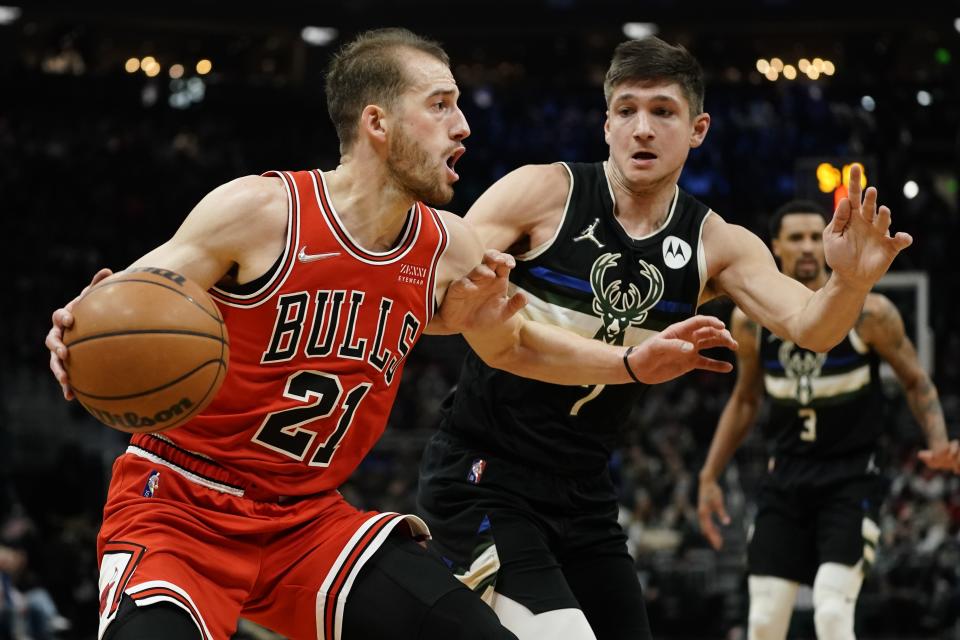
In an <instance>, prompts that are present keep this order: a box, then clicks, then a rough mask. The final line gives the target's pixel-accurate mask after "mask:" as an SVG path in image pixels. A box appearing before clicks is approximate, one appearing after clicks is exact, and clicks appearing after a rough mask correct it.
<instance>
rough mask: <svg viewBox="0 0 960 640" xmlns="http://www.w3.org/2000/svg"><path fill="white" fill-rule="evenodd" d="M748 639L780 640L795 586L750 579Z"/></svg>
mask: <svg viewBox="0 0 960 640" xmlns="http://www.w3.org/2000/svg"><path fill="white" fill-rule="evenodd" d="M749 585H750V613H749V631H748V634H747V635H748V640H783V639H784V638H785V637H786V635H787V627H789V626H790V615H791V614H792V612H793V602H794V600H795V598H796V594H797V588H798V585H797V583H795V582H790V581H788V580H784V579H782V578H774V577H771V576H750V580H749Z"/></svg>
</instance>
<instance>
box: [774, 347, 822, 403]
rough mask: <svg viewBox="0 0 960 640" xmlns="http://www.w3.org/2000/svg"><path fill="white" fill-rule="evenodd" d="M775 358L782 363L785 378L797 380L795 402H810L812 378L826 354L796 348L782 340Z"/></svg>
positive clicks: (818, 371) (815, 375)
mask: <svg viewBox="0 0 960 640" xmlns="http://www.w3.org/2000/svg"><path fill="white" fill-rule="evenodd" d="M777 359H778V360H780V364H781V365H783V370H784V371H785V372H786V374H787V378H789V379H791V380H796V381H797V396H796V397H797V402H799V403H800V404H810V400H811V399H813V379H814V378H816V377H818V376H819V375H820V370H821V369H822V368H823V363H824V362H826V361H827V354H825V353H813V352H812V351H807V350H806V349H796V345H795V344H794V343H792V342H790V341H789V340H784V341H783V343H782V344H781V345H780V349H779V350H778V351H777Z"/></svg>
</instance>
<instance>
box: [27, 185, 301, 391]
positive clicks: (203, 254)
mask: <svg viewBox="0 0 960 640" xmlns="http://www.w3.org/2000/svg"><path fill="white" fill-rule="evenodd" d="M286 207H287V205H286V194H285V193H284V191H283V187H282V185H281V183H280V181H279V180H277V179H275V178H264V177H260V176H246V177H243V178H238V179H236V180H233V181H231V182H228V183H226V184H224V185H221V186H220V187H218V188H216V189H214V190H213V191H211V192H210V193H209V194H207V195H206V197H204V198H203V199H202V200H201V201H200V202H199V203H198V204H197V206H196V207H194V209H193V211H191V212H190V214H189V215H188V216H187V217H186V219H185V220H184V222H183V224H182V225H181V226H180V228H179V229H178V230H177V232H176V233H175V234H174V236H173V237H172V238H171V239H170V240H168V241H167V242H165V243H164V244H162V245H160V246H159V247H157V248H156V249H153V250H152V251H150V252H149V253H147V254H146V255H144V256H143V257H142V258H140V259H138V260H136V261H135V262H134V263H133V264H132V265H130V266H133V267H137V266H150V267H158V268H162V269H170V270H171V271H176V272H177V273H179V274H181V275H183V276H186V277H187V278H189V279H191V280H193V281H194V282H196V283H197V284H199V285H200V286H201V287H203V288H204V289H209V288H210V287H212V286H213V285H214V284H216V283H217V282H218V281H219V280H220V279H221V278H223V276H224V275H225V274H226V273H227V272H228V271H229V270H230V269H231V267H233V266H234V265H237V266H238V267H239V268H240V270H241V271H242V270H244V269H246V270H249V271H250V272H251V273H252V274H253V275H254V276H256V275H259V274H260V273H263V272H265V271H266V270H267V269H268V268H269V267H270V265H271V264H273V261H274V260H276V256H277V255H279V253H280V251H281V250H282V247H283V242H284V240H285V234H286V218H287V215H286ZM274 248H275V249H276V251H275V252H274V251H273V249H274ZM271 254H272V257H270V256H271ZM258 269H260V271H257V270H258ZM112 273H113V272H112V271H111V270H110V269H101V270H100V271H98V272H97V274H96V275H94V277H93V279H92V280H91V282H90V284H89V285H88V286H87V287H85V288H84V289H83V291H81V292H80V295H79V296H77V297H76V298H74V299H73V300H71V301H70V302H69V303H67V304H66V305H64V306H63V307H61V308H60V309H57V310H56V311H54V312H53V317H52V326H51V328H50V331H48V332H47V336H46V340H45V345H46V347H47V349H48V350H49V351H50V371H51V372H52V373H53V376H54V378H56V380H57V382H58V383H59V384H60V388H61V390H62V392H63V397H64V398H66V399H67V400H72V399H73V397H74V396H73V391H72V390H71V389H70V381H69V379H68V376H67V371H66V367H65V366H64V363H65V362H66V361H67V359H68V358H69V357H70V353H69V350H68V349H67V347H66V346H65V345H64V344H63V332H64V331H65V330H66V329H68V328H69V327H71V326H72V325H73V314H72V309H73V306H74V305H75V304H76V302H77V301H78V300H79V299H80V298H82V297H83V296H84V294H86V293H87V291H89V290H90V288H91V287H93V286H95V285H96V284H98V283H99V282H100V281H101V280H103V279H105V278H107V277H109V276H110V275H111V274H112Z"/></svg>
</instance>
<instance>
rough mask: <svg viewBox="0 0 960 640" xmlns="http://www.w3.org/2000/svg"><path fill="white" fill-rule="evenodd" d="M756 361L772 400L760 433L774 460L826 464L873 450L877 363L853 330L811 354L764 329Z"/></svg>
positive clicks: (878, 427) (877, 425) (877, 434)
mask: <svg viewBox="0 0 960 640" xmlns="http://www.w3.org/2000/svg"><path fill="white" fill-rule="evenodd" d="M760 358H761V361H762V364H763V372H764V376H763V382H764V387H765V388H766V391H767V395H768V396H769V398H770V401H771V407H770V418H769V420H768V421H767V424H766V426H765V428H764V434H765V436H766V438H767V441H768V442H770V443H772V445H773V454H774V455H775V456H784V455H786V456H802V457H804V458H814V459H817V460H828V459H832V458H837V457H840V456H847V455H850V454H856V453H872V452H873V451H874V449H875V448H876V444H877V439H878V438H879V437H880V435H881V431H882V425H881V424H880V419H879V418H880V411H879V406H880V391H879V382H878V375H877V372H878V367H879V359H878V358H877V356H876V354H875V353H874V352H873V351H871V350H870V349H869V348H868V347H867V345H866V344H864V342H863V341H862V340H861V339H860V337H859V336H858V335H857V333H856V331H853V330H851V331H850V333H849V334H847V337H846V338H844V339H843V341H842V342H841V343H840V344H838V345H837V346H835V347H834V348H833V349H831V350H830V351H828V352H827V353H814V352H812V351H808V350H806V349H802V348H800V347H798V346H796V345H795V344H793V343H792V342H790V341H789V340H781V339H780V338H778V337H777V336H775V335H773V334H772V333H770V332H769V331H768V330H767V329H763V330H762V331H761V333H760Z"/></svg>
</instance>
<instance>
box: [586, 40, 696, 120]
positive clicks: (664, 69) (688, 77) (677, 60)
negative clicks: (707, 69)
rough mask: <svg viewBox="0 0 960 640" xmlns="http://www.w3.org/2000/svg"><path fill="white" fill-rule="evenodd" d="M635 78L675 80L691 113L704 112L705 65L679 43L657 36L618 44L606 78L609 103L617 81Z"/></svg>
mask: <svg viewBox="0 0 960 640" xmlns="http://www.w3.org/2000/svg"><path fill="white" fill-rule="evenodd" d="M635 81H640V82H648V81H657V82H664V81H666V82H676V83H677V84H679V85H680V87H681V88H682V89H683V94H684V96H685V97H686V98H687V102H688V103H689V104H690V116H691V117H693V116H696V115H699V114H701V113H703V94H704V91H705V89H704V80H703V68H702V67H701V66H700V63H699V62H697V59H696V58H694V57H693V54H691V53H690V52H689V51H687V50H686V49H685V48H684V47H682V46H680V45H672V44H668V43H666V42H664V41H663V40H661V39H660V38H657V37H656V36H649V37H646V38H642V39H640V40H627V41H626V42H621V43H620V44H619V45H617V48H616V49H614V51H613V60H611V61H610V68H609V69H608V70H607V76H606V78H604V81H603V95H604V97H605V98H606V100H607V106H608V107H609V106H610V98H611V97H612V96H613V90H614V89H615V88H616V87H617V86H618V85H620V84H622V83H624V82H635Z"/></svg>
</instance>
